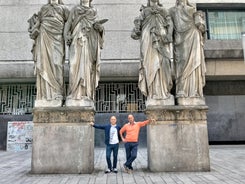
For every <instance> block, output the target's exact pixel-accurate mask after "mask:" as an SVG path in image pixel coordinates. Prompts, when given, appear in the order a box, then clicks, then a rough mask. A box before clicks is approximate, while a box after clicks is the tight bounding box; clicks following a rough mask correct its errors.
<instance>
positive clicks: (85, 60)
mask: <svg viewBox="0 0 245 184" xmlns="http://www.w3.org/2000/svg"><path fill="white" fill-rule="evenodd" d="M70 18H71V20H72V21H71V25H70V28H69V30H70V31H71V37H72V42H71V45H70V57H69V60H70V63H69V64H70V69H69V89H68V97H67V99H73V100H80V99H83V98H88V99H90V100H93V99H94V96H95V95H94V93H95V88H96V87H97V85H98V81H99V64H100V62H99V61H100V58H99V57H100V49H101V48H102V44H103V31H101V32H99V31H97V30H95V29H94V23H95V22H96V18H97V12H96V10H95V9H93V8H91V7H85V6H81V5H79V6H76V7H75V8H74V9H73V10H72V11H71V14H70V17H69V19H70Z"/></svg>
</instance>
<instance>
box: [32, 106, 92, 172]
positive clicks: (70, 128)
mask: <svg viewBox="0 0 245 184" xmlns="http://www.w3.org/2000/svg"><path fill="white" fill-rule="evenodd" d="M94 113H95V112H94V109H93V108H82V107H80V108H72V107H69V108H68V107H66V108H65V107H60V108H55V107H54V108H35V109H34V116H33V122H34V129H33V149H32V165H31V172H32V173H36V174H56V173H60V174H61V173H62V174H80V173H82V174H89V173H92V172H93V169H94V130H93V128H92V127H91V126H90V125H89V124H88V123H89V122H91V121H94Z"/></svg>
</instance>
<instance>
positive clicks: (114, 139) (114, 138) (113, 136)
mask: <svg viewBox="0 0 245 184" xmlns="http://www.w3.org/2000/svg"><path fill="white" fill-rule="evenodd" d="M90 125H91V126H93V127H94V128H98V129H103V130H105V144H106V161H107V169H106V171H105V173H110V172H114V173H117V172H118V171H117V155H118V148H119V141H120V136H119V131H120V129H121V127H120V126H118V125H117V118H116V117H115V116H111V118H110V124H107V125H95V124H94V122H91V123H90ZM111 152H113V166H112V164H111Z"/></svg>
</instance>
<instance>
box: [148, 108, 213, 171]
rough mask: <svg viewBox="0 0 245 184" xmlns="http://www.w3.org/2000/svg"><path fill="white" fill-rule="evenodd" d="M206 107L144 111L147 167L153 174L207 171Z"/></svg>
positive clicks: (150, 109) (208, 162) (208, 164)
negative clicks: (146, 124) (145, 118)
mask: <svg viewBox="0 0 245 184" xmlns="http://www.w3.org/2000/svg"><path fill="white" fill-rule="evenodd" d="M207 110H208V107H207V106H155V107H149V108H147V109H146V115H147V118H148V119H150V118H154V119H156V123H154V124H150V125H148V127H147V149H148V167H149V169H150V170H151V171H153V172H165V171H173V172H182V171H184V172H186V171H187V172H188V171H209V170H210V161H209V145H208V133H207V117H206V112H207Z"/></svg>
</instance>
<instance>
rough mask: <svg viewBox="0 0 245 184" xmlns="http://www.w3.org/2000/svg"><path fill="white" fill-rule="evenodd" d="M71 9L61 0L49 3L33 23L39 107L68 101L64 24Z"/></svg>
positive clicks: (60, 104) (36, 102) (32, 33)
mask: <svg viewBox="0 0 245 184" xmlns="http://www.w3.org/2000/svg"><path fill="white" fill-rule="evenodd" d="M68 15H69V10H68V9H67V8H66V7H65V6H64V5H63V3H62V2H61V0H49V3H48V4H46V5H44V6H43V7H42V8H41V10H40V11H39V12H38V14H34V15H33V16H32V17H31V18H30V19H29V20H28V22H29V29H28V31H29V33H30V37H31V39H33V40H34V45H33V49H32V53H33V60H34V63H35V69H34V74H35V75H36V77H37V80H36V87H37V96H36V101H35V107H46V106H51V107H52V106H55V107H57V106H62V101H63V98H64V80H63V78H64V69H63V68H64V66H63V65H64V62H65V43H64V37H63V31H64V25H65V22H66V20H67V18H68Z"/></svg>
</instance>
